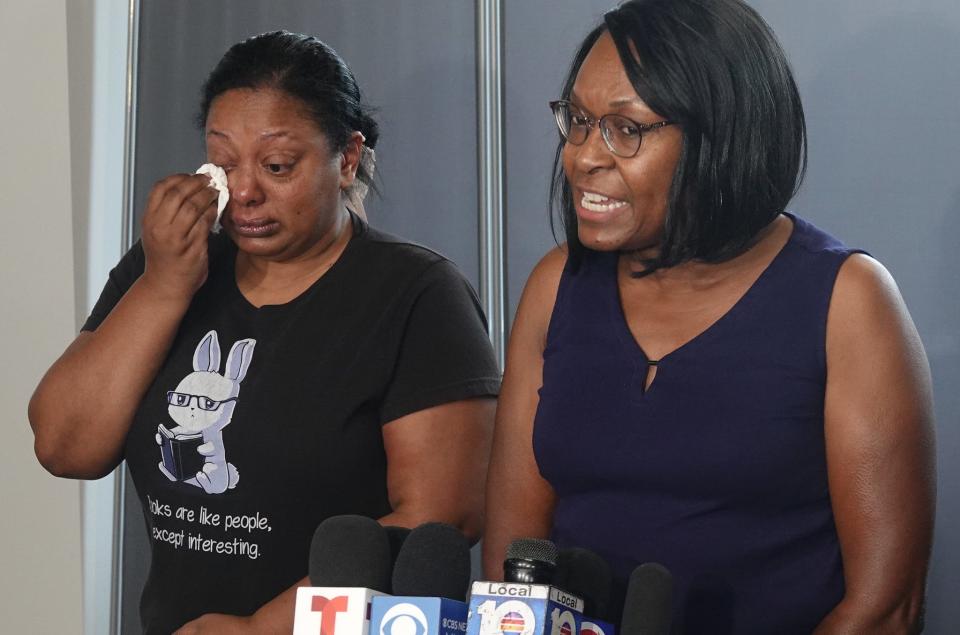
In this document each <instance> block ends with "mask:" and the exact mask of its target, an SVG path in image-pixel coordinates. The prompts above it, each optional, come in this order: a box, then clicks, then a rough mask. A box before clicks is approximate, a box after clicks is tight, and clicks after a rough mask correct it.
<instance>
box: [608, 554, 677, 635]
mask: <svg viewBox="0 0 960 635" xmlns="http://www.w3.org/2000/svg"><path fill="white" fill-rule="evenodd" d="M672 620H673V576H672V575H670V572H669V571H667V569H666V568H665V567H664V566H663V565H660V564H657V563H655V562H648V563H646V564H642V565H640V566H639V567H637V568H636V569H634V570H633V573H631V574H630V582H629V583H628V584H627V598H626V602H624V605H623V619H622V620H621V622H620V631H619V633H620V634H621V635H669V633H670V624H671V622H672Z"/></svg>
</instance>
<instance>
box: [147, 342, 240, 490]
mask: <svg viewBox="0 0 960 635" xmlns="http://www.w3.org/2000/svg"><path fill="white" fill-rule="evenodd" d="M255 345H256V340H252V339H243V340H239V341H237V342H236V343H235V344H234V345H233V347H232V348H231V349H230V354H229V355H228V356H227V364H226V367H225V368H224V374H223V375H221V374H220V373H219V369H220V343H219V342H218V341H217V332H216V331H210V332H209V333H207V334H206V335H204V337H203V339H202V340H200V344H199V345H198V346H197V350H196V351H194V353H193V372H192V373H190V374H189V375H187V376H186V377H184V378H183V379H182V380H181V381H180V383H179V384H177V388H176V390H171V391H170V392H168V393H167V403H168V404H169V405H168V407H167V412H168V413H169V414H170V417H171V418H172V419H173V420H174V421H175V422H176V423H177V425H176V426H175V427H173V428H171V429H170V430H167V428H166V427H164V426H163V425H162V424H161V425H160V426H159V427H158V432H157V435H156V440H157V444H158V445H160V448H161V450H160V455H161V458H162V459H163V460H161V461H160V464H159V467H160V471H161V472H163V474H164V475H165V476H166V477H167V478H169V479H170V480H171V481H184V482H186V483H189V484H190V485H196V486H197V487H201V488H203V491H205V492H206V493H207V494H222V493H223V492H225V491H227V490H228V489H233V488H234V487H236V485H237V481H238V480H239V479H240V474H239V472H238V471H237V468H236V467H234V465H233V464H232V463H228V462H227V456H226V450H225V448H224V446H223V434H222V431H223V429H224V428H225V427H227V424H229V423H230V420H231V419H232V418H233V409H234V408H235V407H236V405H237V395H238V394H239V393H240V382H242V381H243V378H244V377H245V376H246V374H247V368H249V367H250V360H251V359H252V358H253V348H254V346H255ZM185 439H196V441H197V442H198V443H199V442H200V441H201V440H202V443H201V444H200V445H198V446H190V445H188V446H181V444H180V442H182V441H183V440H185ZM194 452H196V453H199V454H200V457H199V459H202V466H201V467H200V468H199V469H197V468H196V465H198V464H199V463H198V460H199V459H198V457H197V456H196V454H193V453H194ZM191 464H193V465H194V467H193V468H192V469H194V470H196V472H195V473H194V472H192V471H190V472H188V473H186V474H184V473H183V471H184V470H185V469H190V468H189V467H185V466H190V465H191Z"/></svg>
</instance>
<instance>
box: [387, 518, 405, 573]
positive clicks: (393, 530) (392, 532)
mask: <svg viewBox="0 0 960 635" xmlns="http://www.w3.org/2000/svg"><path fill="white" fill-rule="evenodd" d="M384 529H386V530H387V540H389V541H390V563H391V565H392V563H394V562H396V561H397V556H398V555H399V554H400V547H402V546H403V541H404V540H406V539H407V536H409V535H410V529H409V528H408V527H397V526H396V525H386V526H385V527H384Z"/></svg>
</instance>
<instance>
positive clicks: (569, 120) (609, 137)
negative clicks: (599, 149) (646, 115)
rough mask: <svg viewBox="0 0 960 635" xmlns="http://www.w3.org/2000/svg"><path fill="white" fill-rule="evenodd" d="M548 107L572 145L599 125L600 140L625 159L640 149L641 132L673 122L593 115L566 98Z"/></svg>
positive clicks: (580, 142) (672, 122)
mask: <svg viewBox="0 0 960 635" xmlns="http://www.w3.org/2000/svg"><path fill="white" fill-rule="evenodd" d="M550 110H552V111H553V116H554V118H555V119H556V120H557V128H559V129H560V134H561V135H562V136H563V138H564V139H565V140H566V141H567V142H568V143H572V144H573V145H575V146H579V145H582V144H583V142H584V141H586V140H587V137H589V136H590V129H591V128H593V127H594V126H598V127H599V128H600V136H602V137H603V142H604V143H606V144H607V148H608V149H609V150H610V152H612V153H613V154H615V155H617V156H618V157H623V158H624V159H629V158H630V157H632V156H634V155H636V154H637V152H639V151H640V142H641V141H643V135H644V134H646V133H647V132H651V131H653V130H657V129H658V128H663V127H664V126H671V125H673V124H675V123H676V122H674V121H666V120H664V121H658V122H656V123H639V122H636V121H634V120H633V119H630V118H629V117H624V116H623V115H615V114H609V115H603V116H602V117H600V118H599V119H594V118H593V117H591V116H589V115H587V114H586V113H584V112H583V111H582V110H580V109H579V108H577V107H576V106H575V105H574V104H573V103H572V102H569V101H567V100H566V99H558V100H557V101H551V102H550Z"/></svg>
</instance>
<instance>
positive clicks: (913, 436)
mask: <svg viewBox="0 0 960 635" xmlns="http://www.w3.org/2000/svg"><path fill="white" fill-rule="evenodd" d="M932 411H933V405H932V395H931V381H930V370H929V367H928V364H927V359H926V355H925V354H924V351H923V347H922V345H921V343H920V338H919V336H918V335H917V332H916V329H915V328H914V325H913V322H912V321H911V319H910V316H909V314H908V313H907V309H906V307H905V305H904V303H903V299H902V298H901V297H900V293H899V291H898V290H897V287H896V284H895V283H894V281H893V279H892V278H891V277H890V274H889V273H887V271H886V270H885V269H884V268H883V267H882V266H881V265H880V264H879V263H877V262H876V261H874V260H873V259H871V258H869V257H867V256H862V255H855V256H852V257H851V258H850V259H849V260H848V261H847V262H846V263H845V264H844V265H843V267H842V268H841V270H840V273H839V275H838V277H837V283H836V286H835V289H834V293H833V299H832V301H831V307H830V314H829V319H828V323H827V390H826V401H825V432H826V443H827V466H828V473H829V474H828V475H829V483H830V496H831V499H832V501H833V508H834V515H835V518H836V525H837V532H838V534H839V538H840V547H841V553H842V555H843V567H844V578H845V582H846V594H845V596H844V598H843V600H842V601H841V602H840V604H839V605H838V606H837V607H836V608H835V609H834V610H833V611H832V612H831V613H830V614H829V615H828V616H827V617H826V618H825V619H824V621H823V622H822V623H821V624H820V626H819V627H818V628H817V630H816V631H815V632H816V633H817V634H818V635H826V634H828V633H829V634H841V633H843V634H846V633H851V634H852V633H916V632H919V630H920V628H921V621H922V607H923V600H924V587H925V582H926V575H927V566H928V562H929V558H930V548H931V542H932V534H933V519H934V504H935V489H936V485H935V465H934V460H935V459H934V436H933V416H932Z"/></svg>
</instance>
